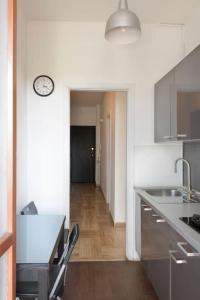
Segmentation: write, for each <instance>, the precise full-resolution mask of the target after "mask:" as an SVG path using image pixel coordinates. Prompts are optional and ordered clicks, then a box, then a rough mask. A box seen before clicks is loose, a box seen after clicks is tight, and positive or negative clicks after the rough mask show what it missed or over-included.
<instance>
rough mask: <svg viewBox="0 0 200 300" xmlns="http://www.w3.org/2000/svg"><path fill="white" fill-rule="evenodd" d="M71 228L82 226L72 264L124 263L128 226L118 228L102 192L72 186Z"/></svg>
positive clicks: (91, 188)
mask: <svg viewBox="0 0 200 300" xmlns="http://www.w3.org/2000/svg"><path fill="white" fill-rule="evenodd" d="M70 217H71V226H72V225H73V224H74V223H78V224H79V226H80V238H79V241H78V243H77V246H76V248H75V250H74V253H73V256H72V259H71V260H72V261H110V260H111V261H112V260H114V261H115V260H116V261H123V260H125V259H126V257H125V226H120V227H118V226H117V227H114V226H113V222H112V218H111V215H110V213H109V210H108V206H107V204H106V202H105V200H104V198H103V195H102V193H101V191H100V189H99V188H96V187H95V186H94V185H92V184H74V185H72V186H71V216H70Z"/></svg>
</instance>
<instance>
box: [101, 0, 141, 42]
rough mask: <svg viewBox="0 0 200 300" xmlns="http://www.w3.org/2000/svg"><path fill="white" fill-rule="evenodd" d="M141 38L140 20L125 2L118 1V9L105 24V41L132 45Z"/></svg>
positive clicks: (124, 0)
mask: <svg viewBox="0 0 200 300" xmlns="http://www.w3.org/2000/svg"><path fill="white" fill-rule="evenodd" d="M140 36H141V26H140V20H139V19H138V17H137V16H136V14H134V12H132V11H130V10H129V9H128V2H127V0H120V1H119V8H118V10H117V11H116V12H114V13H113V14H112V15H111V16H110V18H109V19H108V22H107V24H106V31H105V39H106V40H107V41H110V42H112V43H115V44H132V43H134V42H136V41H137V40H138V39H139V38H140Z"/></svg>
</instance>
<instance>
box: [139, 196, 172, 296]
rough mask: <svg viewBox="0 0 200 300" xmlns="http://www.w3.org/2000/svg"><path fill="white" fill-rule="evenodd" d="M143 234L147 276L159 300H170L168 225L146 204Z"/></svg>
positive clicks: (144, 263) (142, 240)
mask: <svg viewBox="0 0 200 300" xmlns="http://www.w3.org/2000/svg"><path fill="white" fill-rule="evenodd" d="M141 233H142V234H141V256H142V257H141V258H142V264H143V266H144V268H145V271H146V273H147V276H148V278H149V279H150V281H151V283H152V285H153V287H154V289H155V291H156V293H157V295H158V297H159V299H160V300H169V244H170V241H169V235H168V225H167V223H165V222H163V220H162V219H161V218H160V217H159V216H158V215H157V214H156V213H155V212H154V211H153V210H152V209H151V208H150V207H148V206H147V205H146V204H145V202H142V206H141ZM160 274H162V277H161V276H160Z"/></svg>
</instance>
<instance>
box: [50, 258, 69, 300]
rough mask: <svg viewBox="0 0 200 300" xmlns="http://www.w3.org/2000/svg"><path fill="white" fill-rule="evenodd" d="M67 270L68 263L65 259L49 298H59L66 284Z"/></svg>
mask: <svg viewBox="0 0 200 300" xmlns="http://www.w3.org/2000/svg"><path fill="white" fill-rule="evenodd" d="M66 272H67V263H65V261H64V262H63V264H62V266H61V267H60V271H59V273H58V276H57V277H56V280H55V282H54V285H53V288H52V290H51V292H50V294H49V300H52V299H57V297H58V296H59V295H60V293H61V292H62V290H63V287H64V284H65V277H66Z"/></svg>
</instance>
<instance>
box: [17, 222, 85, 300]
mask: <svg viewBox="0 0 200 300" xmlns="http://www.w3.org/2000/svg"><path fill="white" fill-rule="evenodd" d="M79 233H80V230H79V225H78V224H76V225H75V226H74V227H73V229H72V231H71V233H70V235H69V238H68V241H67V244H66V246H65V248H64V251H63V254H62V256H61V258H60V260H59V261H58V263H57V264H56V265H53V266H52V268H51V272H50V293H49V300H53V299H54V300H55V299H57V300H61V296H62V293H63V287H64V285H65V281H66V271H67V264H68V262H69V260H70V257H71V254H72V252H73V250H74V247H75V245H76V242H77V240H78V238H79ZM55 274H56V275H55ZM16 296H17V298H18V299H20V300H25V299H30V300H35V299H37V298H38V282H18V283H17V293H16Z"/></svg>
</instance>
